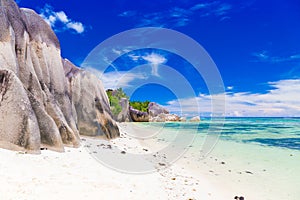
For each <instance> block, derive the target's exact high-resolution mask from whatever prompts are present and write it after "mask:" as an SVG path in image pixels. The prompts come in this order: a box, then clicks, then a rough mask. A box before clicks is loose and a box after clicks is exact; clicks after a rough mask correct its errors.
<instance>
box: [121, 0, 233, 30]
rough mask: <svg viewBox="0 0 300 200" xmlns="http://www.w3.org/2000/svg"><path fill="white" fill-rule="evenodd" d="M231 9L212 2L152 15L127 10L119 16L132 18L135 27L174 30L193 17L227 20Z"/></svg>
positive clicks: (230, 6)
mask: <svg viewBox="0 0 300 200" xmlns="http://www.w3.org/2000/svg"><path fill="white" fill-rule="evenodd" d="M231 9H232V5H230V4H227V3H221V2H219V1H214V2H209V3H199V4H194V5H192V6H190V7H186V8H183V7H172V8H170V9H167V10H163V11H159V12H152V13H139V12H138V11H135V10H128V11H124V12H122V13H120V14H119V16H120V17H127V18H131V19H132V18H133V19H134V20H136V21H137V27H145V26H155V27H168V28H175V27H182V26H186V25H188V24H189V23H190V21H191V20H192V18H193V17H195V16H199V17H208V16H214V17H217V18H219V20H220V21H223V20H226V19H229V18H230V17H229V16H228V13H229V11H230V10H231Z"/></svg>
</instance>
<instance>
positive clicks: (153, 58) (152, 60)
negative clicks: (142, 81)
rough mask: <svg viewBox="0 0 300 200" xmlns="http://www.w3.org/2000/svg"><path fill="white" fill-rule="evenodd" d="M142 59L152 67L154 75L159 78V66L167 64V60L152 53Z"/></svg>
mask: <svg viewBox="0 0 300 200" xmlns="http://www.w3.org/2000/svg"><path fill="white" fill-rule="evenodd" d="M142 58H143V59H144V60H146V61H148V63H149V64H150V65H151V66H152V75H153V76H159V74H158V66H159V65H161V64H164V63H166V62H167V59H166V58H165V57H163V56H162V55H160V54H156V53H151V54H148V55H145V56H142Z"/></svg>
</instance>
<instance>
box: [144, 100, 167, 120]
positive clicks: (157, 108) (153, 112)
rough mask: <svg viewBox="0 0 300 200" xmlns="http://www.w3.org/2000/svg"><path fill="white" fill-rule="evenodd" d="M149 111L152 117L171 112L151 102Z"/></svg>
mask: <svg viewBox="0 0 300 200" xmlns="http://www.w3.org/2000/svg"><path fill="white" fill-rule="evenodd" d="M148 113H149V115H150V116H151V117H156V116H158V115H159V114H162V113H163V114H169V113H170V112H169V111H168V110H166V109H165V108H163V107H162V106H160V105H158V104H157V103H155V102H150V103H149V105H148Z"/></svg>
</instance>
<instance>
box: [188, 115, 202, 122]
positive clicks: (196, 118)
mask: <svg viewBox="0 0 300 200" xmlns="http://www.w3.org/2000/svg"><path fill="white" fill-rule="evenodd" d="M200 120H201V119H200V117H199V116H195V117H192V118H191V119H190V122H200Z"/></svg>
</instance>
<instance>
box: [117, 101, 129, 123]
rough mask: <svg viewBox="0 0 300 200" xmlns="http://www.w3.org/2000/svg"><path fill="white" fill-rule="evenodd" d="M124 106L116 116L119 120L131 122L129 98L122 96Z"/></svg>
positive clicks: (121, 102) (121, 103)
mask: <svg viewBox="0 0 300 200" xmlns="http://www.w3.org/2000/svg"><path fill="white" fill-rule="evenodd" d="M119 104H120V106H121V107H122V110H121V112H120V113H119V114H118V116H116V120H117V121H118V122H131V121H132V120H131V117H130V112H129V100H128V99H127V98H121V99H120V101H119Z"/></svg>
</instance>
